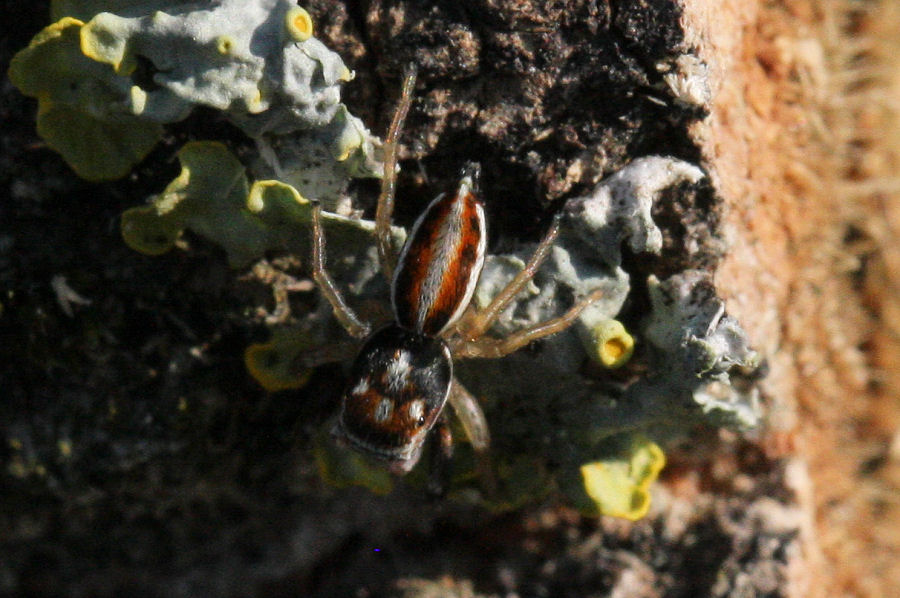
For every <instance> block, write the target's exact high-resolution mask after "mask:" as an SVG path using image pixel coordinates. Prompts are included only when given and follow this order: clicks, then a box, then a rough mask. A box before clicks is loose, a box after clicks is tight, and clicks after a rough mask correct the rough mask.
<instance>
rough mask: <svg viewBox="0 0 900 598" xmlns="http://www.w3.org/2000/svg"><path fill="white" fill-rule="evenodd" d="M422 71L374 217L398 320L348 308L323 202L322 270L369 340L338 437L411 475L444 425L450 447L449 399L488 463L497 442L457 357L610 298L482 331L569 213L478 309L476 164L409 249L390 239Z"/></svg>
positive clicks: (408, 93)
mask: <svg viewBox="0 0 900 598" xmlns="http://www.w3.org/2000/svg"><path fill="white" fill-rule="evenodd" d="M415 79H416V75H415V70H414V69H412V68H409V69H407V71H406V73H405V75H404V81H403V86H402V92H401V97H400V101H399V103H398V106H397V109H396V112H395V114H394V117H393V119H392V121H391V125H390V128H389V129H388V134H387V137H386V139H385V142H384V154H385V158H384V177H383V179H382V186H381V193H380V195H379V198H378V206H377V208H376V216H375V223H376V224H375V234H376V238H377V244H378V257H379V260H380V263H381V269H382V271H383V273H384V276H385V277H386V278H387V280H389V281H390V282H391V304H392V308H393V314H394V321H393V322H391V323H389V324H387V325H385V326H383V327H381V328H379V329H377V330H376V331H375V332H371V329H370V326H369V325H368V324H367V323H364V322H362V321H361V320H360V319H359V317H358V316H357V315H356V314H355V313H354V311H353V310H352V309H351V308H350V306H349V305H348V304H347V302H346V301H345V300H344V298H343V297H342V296H341V293H340V291H339V290H338V288H337V286H336V285H335V283H334V281H333V280H332V278H331V277H330V275H329V274H328V272H327V270H326V269H325V238H324V233H323V231H322V225H321V222H320V220H321V207H320V206H319V205H318V204H314V205H313V209H312V227H313V235H312V237H313V248H312V271H313V278H314V279H315V281H316V283H317V285H318V287H319V289H320V291H321V293H322V295H323V296H324V297H325V298H326V299H327V300H328V301H329V303H331V306H332V308H333V310H334V315H335V317H336V319H337V320H338V321H339V322H340V323H341V324H342V325H343V327H344V328H345V329H346V330H347V332H348V333H349V334H350V335H351V336H353V337H356V338H360V339H362V338H365V342H364V343H363V345H362V348H361V349H360V351H359V353H358V355H357V357H356V360H355V361H354V363H353V366H352V368H351V372H350V378H349V381H348V383H347V386H346V388H345V390H344V392H343V395H342V398H341V410H340V415H339V417H338V422H337V424H336V426H335V428H334V432H333V434H334V436H335V437H337V438H338V440H339V441H342V442H343V443H345V444H348V445H349V446H351V447H353V448H354V449H356V450H358V451H360V452H362V453H363V454H365V455H368V456H370V457H374V458H375V459H377V460H379V461H382V462H384V463H385V464H386V465H387V467H388V469H389V470H390V471H391V472H392V473H395V474H405V473H407V472H409V471H410V470H411V469H412V468H413V467H414V466H415V464H416V463H417V462H418V460H419V457H420V456H421V454H422V448H423V446H424V443H425V440H426V437H427V436H428V434H429V432H430V431H431V430H432V428H434V429H435V430H436V431H437V432H438V433H437V434H435V435H434V437H435V438H436V439H437V440H438V443H439V450H438V453H437V454H438V455H443V456H444V457H449V455H450V453H451V450H452V439H451V438H450V431H449V426H448V425H447V422H446V415H445V414H444V413H443V411H444V405H445V404H446V403H447V402H449V403H450V405H452V407H453V410H454V411H455V412H456V415H457V417H458V418H459V420H460V422H461V424H462V428H463V430H464V431H465V433H466V435H467V436H468V438H469V441H470V442H471V443H472V447H473V448H474V450H475V453H476V455H477V456H478V457H479V461H481V462H482V463H486V458H487V450H488V446H489V444H490V435H489V432H488V426H487V421H486V420H485V416H484V413H483V412H482V410H481V407H480V406H479V404H478V401H477V400H476V399H475V398H474V397H473V396H472V394H471V393H469V391H467V390H466V389H465V387H464V386H463V385H462V384H460V383H459V381H458V380H456V378H454V376H453V360H454V359H462V358H478V357H481V358H496V357H503V356H504V355H508V354H509V353H512V352H513V351H516V350H517V349H519V348H521V347H523V346H524V345H527V344H528V343H530V342H532V341H534V340H536V339H539V338H543V337H545V336H548V335H551V334H555V333H557V332H559V331H561V330H563V329H565V328H567V327H568V326H569V325H571V324H572V322H573V321H574V320H575V319H576V318H577V317H578V315H579V314H580V313H581V311H582V310H583V309H584V308H585V307H587V306H588V305H589V304H590V303H591V302H593V301H595V300H596V299H598V298H599V297H600V294H601V292H600V291H597V292H594V293H592V294H590V295H588V296H587V297H585V298H583V299H581V300H580V301H578V302H577V303H576V304H575V305H574V306H573V307H571V308H570V309H569V310H568V311H567V312H566V313H564V314H563V315H561V316H559V317H557V318H554V319H551V320H548V321H546V322H542V323H540V324H536V325H534V326H531V327H528V328H525V329H523V330H520V331H518V332H514V333H512V334H511V335H509V336H507V337H505V338H494V337H490V336H484V334H485V332H486V331H487V330H488V329H489V328H490V327H491V325H492V324H493V323H494V321H495V320H496V319H497V317H498V316H499V315H500V313H501V312H502V311H503V310H504V308H506V307H507V306H508V305H509V303H510V302H511V301H512V300H513V299H514V298H515V296H516V295H517V294H518V293H519V292H520V291H521V290H522V288H523V287H524V286H525V285H526V284H527V283H528V281H529V280H531V278H532V276H534V273H535V271H536V270H537V269H538V267H539V266H540V265H541V263H542V262H543V261H544V259H545V258H546V257H547V255H548V253H549V251H550V248H551V246H552V244H553V242H554V240H555V239H556V237H557V235H558V234H559V219H558V218H557V219H554V221H553V224H552V225H551V226H550V229H549V230H548V232H547V233H546V235H545V236H544V238H543V240H542V241H541V242H540V244H539V245H538V247H537V249H536V251H535V252H534V254H533V255H532V256H531V259H530V260H529V261H528V263H527V264H526V265H525V268H524V269H523V270H522V271H521V272H519V274H518V275H517V276H515V277H514V278H513V279H512V280H511V281H510V282H509V284H508V285H507V286H506V287H505V288H504V289H503V290H502V291H500V293H498V294H497V296H496V297H494V299H493V300H492V301H491V302H490V303H489V304H488V305H487V307H485V308H484V309H482V310H475V309H474V308H469V302H470V301H471V298H472V294H473V293H474V290H475V287H476V285H477V283H478V278H479V275H480V274H481V268H482V266H483V265H484V257H485V246H486V233H485V218H484V208H483V205H482V202H481V199H480V198H479V196H478V175H479V169H478V166H477V165H474V164H470V165H468V166H466V167H465V168H464V170H463V176H462V180H461V181H460V183H459V186H458V187H457V189H456V190H455V191H454V192H452V193H448V194H441V195H439V196H438V197H437V198H435V199H434V200H433V201H432V202H431V204H430V205H429V206H428V207H427V208H426V209H425V211H424V212H423V213H422V214H421V215H420V216H419V217H418V219H417V220H416V222H415V224H414V225H413V227H412V230H411V231H410V233H409V236H408V237H407V240H406V243H405V245H404V246H403V248H402V250H401V251H400V254H399V256H396V255H395V253H394V248H393V245H392V243H391V234H390V224H391V214H392V212H393V207H394V187H395V181H396V168H397V166H396V165H397V137H398V134H399V132H400V129H401V127H402V125H403V121H404V119H405V117H406V114H407V112H408V111H409V107H410V104H411V102H412V95H413V89H414V87H415Z"/></svg>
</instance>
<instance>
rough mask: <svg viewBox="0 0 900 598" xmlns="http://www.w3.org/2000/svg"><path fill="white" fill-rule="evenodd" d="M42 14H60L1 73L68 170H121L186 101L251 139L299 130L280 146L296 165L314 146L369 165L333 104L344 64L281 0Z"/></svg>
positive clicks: (365, 145) (88, 7)
mask: <svg viewBox="0 0 900 598" xmlns="http://www.w3.org/2000/svg"><path fill="white" fill-rule="evenodd" d="M104 10H105V11H109V12H103V11H104ZM66 11H69V12H66ZM167 11H169V12H167ZM53 12H54V15H59V14H61V13H63V12H66V14H65V15H64V16H61V17H60V20H59V21H58V22H57V23H55V24H54V25H51V26H50V27H48V28H47V29H45V30H44V31H43V32H41V33H40V34H38V35H37V36H36V37H35V38H34V40H32V43H31V45H29V47H28V48H26V49H25V50H22V51H21V52H20V53H19V54H17V55H16V57H15V58H14V59H13V62H12V64H11V66H10V78H11V79H12V81H13V83H14V84H15V85H16V86H17V87H19V89H20V90H22V92H23V93H25V94H27V95H31V96H34V97H36V98H37V99H38V101H39V104H40V107H39V113H38V132H39V134H40V135H41V136H42V137H43V138H45V139H46V140H47V142H48V144H49V145H50V146H51V147H52V148H53V149H55V150H57V151H58V152H60V154H61V155H62V156H63V158H64V159H65V160H66V161H67V162H68V163H69V164H70V165H71V166H72V167H73V169H75V171H76V172H77V173H78V174H79V175H80V176H83V177H85V178H89V179H92V180H101V179H111V178H117V177H121V176H123V175H124V174H126V173H127V172H128V171H129V170H130V168H131V167H133V166H134V165H135V164H136V163H137V162H138V161H140V160H141V159H142V158H143V157H144V156H145V155H146V154H147V152H149V151H150V149H152V147H153V146H154V145H155V144H156V142H157V141H158V140H159V139H160V138H161V136H162V132H163V129H162V127H161V125H162V124H166V123H172V122H176V121H179V120H182V119H184V118H185V117H187V116H188V115H189V114H190V113H191V111H192V110H193V109H194V108H195V107H197V106H206V107H209V108H214V109H217V110H221V111H222V112H223V113H224V114H225V115H226V116H227V117H228V118H229V119H230V120H231V121H232V122H233V123H235V124H236V125H237V126H238V127H240V128H241V129H243V131H244V132H245V133H246V134H247V135H250V136H251V137H260V136H262V135H264V134H269V135H290V134H295V133H297V132H305V135H306V137H307V138H308V139H309V140H310V143H308V144H303V143H299V144H297V143H295V144H293V145H292V146H291V148H292V151H293V152H295V154H296V156H294V157H293V158H292V160H293V161H294V162H296V163H298V164H299V165H300V166H301V167H302V165H310V164H314V163H318V162H320V161H321V157H320V156H318V155H317V154H316V152H317V151H318V150H319V148H320V146H322V145H324V147H326V148H327V149H328V153H329V155H328V157H327V160H328V161H331V162H333V161H337V162H340V163H341V174H343V176H344V178H346V177H347V176H378V175H379V173H380V169H379V168H378V166H379V162H378V159H379V158H378V155H377V152H378V151H379V150H380V143H379V142H378V140H377V139H376V138H374V137H373V136H372V135H371V134H370V133H369V132H368V130H367V129H366V128H365V127H364V126H362V123H361V122H360V121H359V120H358V119H355V118H353V117H352V116H351V115H349V114H348V113H347V110H346V108H345V107H344V106H343V104H341V103H340V86H341V84H342V83H344V82H346V81H349V80H350V79H352V77H353V74H352V72H351V71H350V70H349V69H348V68H347V66H346V65H345V64H344V63H343V62H342V61H341V59H340V57H339V56H338V55H337V54H336V53H334V52H332V51H331V50H329V49H328V48H326V47H325V46H324V45H323V44H322V43H321V42H320V41H319V40H317V39H316V38H315V37H312V20H311V19H310V17H309V14H308V13H307V12H306V11H305V10H304V9H302V8H300V7H297V6H296V5H294V4H293V3H292V2H290V1H289V0H254V1H249V2H248V1H244V0H222V1H220V2H216V3H211V4H209V5H203V4H198V3H187V2H172V1H169V2H165V1H161V2H125V3H116V2H96V1H94V2H89V1H85V2H76V1H69V2H58V3H56V4H55V5H54V11H53ZM73 14H74V15H79V16H80V17H81V18H80V19H75V18H73V17H72V16H71V15H73Z"/></svg>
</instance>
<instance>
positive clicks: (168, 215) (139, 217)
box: [122, 141, 404, 287]
mask: <svg viewBox="0 0 900 598" xmlns="http://www.w3.org/2000/svg"><path fill="white" fill-rule="evenodd" d="M178 159H179V160H180V161H181V174H180V175H179V176H178V177H177V178H176V179H175V180H173V181H172V182H171V183H170V184H169V185H168V186H167V187H166V189H165V190H164V191H163V192H162V193H160V194H159V195H157V196H155V197H153V198H151V200H150V202H149V203H148V204H147V205H144V206H140V207H136V208H131V209H130V210H127V211H126V212H125V213H124V214H123V215H122V235H123V237H124V239H125V242H126V243H128V245H129V246H131V247H132V248H134V249H136V250H137V251H140V252H142V253H146V254H148V255H159V254H162V253H165V252H166V251H169V250H170V249H171V248H172V247H173V246H174V245H175V242H176V241H177V240H178V238H179V236H180V235H181V234H182V233H183V231H184V230H185V229H190V230H192V231H193V232H195V233H197V234H199V235H202V236H204V237H206V238H208V239H210V240H212V241H214V242H215V243H217V244H218V245H220V246H221V247H222V248H223V249H225V251H226V252H227V254H228V259H229V261H230V262H231V264H232V265H234V266H236V267H239V266H246V265H247V264H249V263H250V262H251V261H253V260H256V259H259V258H260V257H262V256H263V255H264V254H265V253H266V252H268V251H286V252H290V253H293V254H295V255H307V254H308V253H309V250H310V222H311V203H310V201H309V200H308V199H306V198H304V197H303V196H302V195H301V194H300V193H299V192H298V191H297V190H296V189H294V188H293V187H292V186H290V185H288V184H286V183H282V182H281V181H277V180H261V181H255V182H253V183H252V184H251V183H250V181H249V180H248V178H247V175H246V173H245V169H244V167H243V166H242V165H241V163H240V162H239V161H238V160H237V158H235V157H234V156H233V155H232V154H231V153H230V152H229V151H228V149H227V148H226V147H225V146H224V145H223V144H221V143H218V142H210V141H195V142H191V143H188V144H186V145H185V146H184V147H183V148H182V149H181V150H180V151H179V152H178ZM322 224H323V227H324V229H325V231H326V234H327V235H328V239H329V241H330V243H331V244H332V245H334V246H335V247H339V248H340V254H341V257H342V259H341V260H340V261H337V262H336V263H335V264H334V266H333V271H334V275H335V276H339V277H340V278H341V279H343V280H347V279H352V280H353V281H355V283H356V284H358V285H362V286H363V287H364V286H365V285H366V284H367V282H368V281H369V280H371V279H372V278H374V277H376V276H377V274H378V265H377V261H376V260H377V257H376V251H375V249H374V248H373V246H372V238H373V231H374V224H373V223H371V222H368V221H364V220H358V219H351V218H346V217H343V216H338V215H336V214H332V213H327V212H326V213H325V214H323V218H322ZM394 234H395V236H396V242H397V243H398V244H400V243H401V242H402V240H403V238H404V234H403V231H402V230H401V229H394Z"/></svg>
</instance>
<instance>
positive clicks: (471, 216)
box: [391, 168, 486, 336]
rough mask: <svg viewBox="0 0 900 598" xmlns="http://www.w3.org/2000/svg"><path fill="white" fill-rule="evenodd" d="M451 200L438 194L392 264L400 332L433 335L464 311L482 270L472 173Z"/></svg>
mask: <svg viewBox="0 0 900 598" xmlns="http://www.w3.org/2000/svg"><path fill="white" fill-rule="evenodd" d="M472 170H473V171H474V172H472V173H471V174H467V175H465V176H464V177H463V179H462V181H461V182H460V185H459V188H458V189H457V191H456V192H455V193H454V194H452V195H449V194H447V195H440V196H438V197H437V198H436V199H435V200H434V201H432V202H431V204H430V205H429V206H428V208H427V209H426V210H425V211H424V212H423V213H422V214H421V215H420V216H419V218H418V220H416V223H415V224H414V225H413V228H412V231H411V232H410V234H409V238H408V239H407V241H406V244H405V245H404V246H403V250H402V251H401V253H400V259H399V261H398V262H397V269H396V271H395V273H394V280H393V281H392V285H391V302H392V304H393V308H394V316H395V318H396V320H397V323H399V324H400V325H401V326H402V327H404V328H406V329H408V330H414V331H416V332H419V333H421V334H425V335H428V336H437V335H438V334H440V333H441V331H443V330H444V329H445V328H447V327H448V326H450V325H451V324H452V323H454V322H455V321H456V320H458V319H459V317H460V316H461V315H462V313H463V311H465V309H466V307H467V306H468V304H469V301H471V299H472V294H473V293H474V291H475V285H476V284H477V283H478V277H479V275H480V274H481V268H482V266H484V252H485V244H486V232H485V220H484V207H483V206H482V203H481V200H480V199H479V198H478V196H477V195H476V192H475V188H474V185H475V182H474V181H475V177H476V176H477V170H476V169H474V168H473V169H472Z"/></svg>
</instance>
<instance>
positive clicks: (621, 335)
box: [588, 320, 634, 369]
mask: <svg viewBox="0 0 900 598" xmlns="http://www.w3.org/2000/svg"><path fill="white" fill-rule="evenodd" d="M588 345H589V346H588V351H589V353H590V355H591V357H592V358H593V359H594V360H595V361H597V362H598V363H600V364H601V365H603V366H604V367H607V368H610V369H615V368H618V367H622V366H623V365H625V364H626V363H628V360H629V359H631V355H632V354H633V353H634V338H633V337H632V336H631V335H630V334H628V331H627V330H625V326H623V325H622V323H621V322H619V321H618V320H605V321H603V322H601V323H599V324H597V325H596V326H594V328H593V329H592V330H591V333H590V341H589V343H588Z"/></svg>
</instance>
